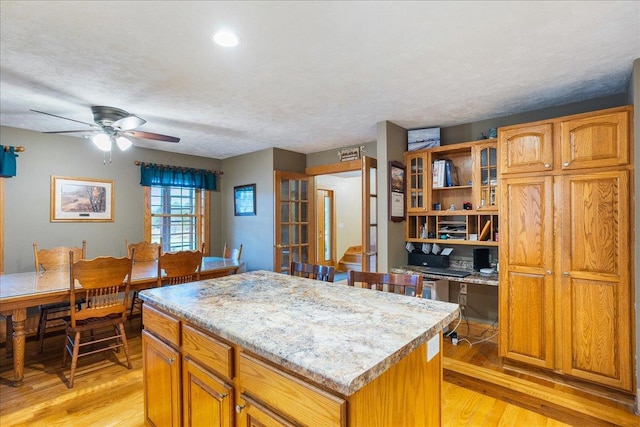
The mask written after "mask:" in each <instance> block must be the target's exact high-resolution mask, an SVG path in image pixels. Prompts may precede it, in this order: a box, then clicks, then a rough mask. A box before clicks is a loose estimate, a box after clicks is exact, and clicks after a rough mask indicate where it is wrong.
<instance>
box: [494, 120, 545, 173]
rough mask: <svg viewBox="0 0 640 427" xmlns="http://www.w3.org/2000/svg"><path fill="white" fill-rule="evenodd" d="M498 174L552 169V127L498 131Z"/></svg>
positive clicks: (529, 127) (540, 126) (541, 125)
mask: <svg viewBox="0 0 640 427" xmlns="http://www.w3.org/2000/svg"><path fill="white" fill-rule="evenodd" d="M499 151H500V173H503V174H508V173H522V172H540V171H549V170H551V169H552V168H553V125H552V124H551V123H545V124H540V125H525V126H522V127H513V128H506V129H500V134H499Z"/></svg>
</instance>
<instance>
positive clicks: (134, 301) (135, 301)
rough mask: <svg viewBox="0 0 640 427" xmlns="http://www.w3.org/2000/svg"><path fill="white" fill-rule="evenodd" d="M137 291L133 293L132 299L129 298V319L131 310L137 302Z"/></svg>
mask: <svg viewBox="0 0 640 427" xmlns="http://www.w3.org/2000/svg"><path fill="white" fill-rule="evenodd" d="M138 299H139V298H138V291H133V297H132V298H131V308H130V309H129V317H130V318H131V317H132V316H133V309H134V308H135V306H136V304H137V301H138Z"/></svg>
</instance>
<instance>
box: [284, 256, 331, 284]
mask: <svg viewBox="0 0 640 427" xmlns="http://www.w3.org/2000/svg"><path fill="white" fill-rule="evenodd" d="M289 274H290V275H291V276H298V277H306V278H309V279H315V280H320V281H323V282H333V278H334V276H335V274H336V269H335V268H333V267H331V266H329V265H318V264H307V263H304V262H295V261H291V267H290V268H289Z"/></svg>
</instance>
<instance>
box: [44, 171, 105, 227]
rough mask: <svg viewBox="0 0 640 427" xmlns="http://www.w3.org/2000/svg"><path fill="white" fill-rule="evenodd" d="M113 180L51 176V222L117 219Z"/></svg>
mask: <svg viewBox="0 0 640 427" xmlns="http://www.w3.org/2000/svg"><path fill="white" fill-rule="evenodd" d="M114 208H115V191H114V182H113V180H107V179H94V178H73V177H68V176H56V175H52V176H51V209H50V215H49V216H50V221H51V222H113V221H114V220H115V218H114Z"/></svg>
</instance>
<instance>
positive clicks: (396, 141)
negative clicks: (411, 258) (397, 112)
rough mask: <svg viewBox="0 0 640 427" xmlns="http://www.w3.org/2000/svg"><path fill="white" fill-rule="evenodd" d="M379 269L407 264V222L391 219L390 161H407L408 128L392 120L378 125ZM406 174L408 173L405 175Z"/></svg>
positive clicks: (383, 269)
mask: <svg viewBox="0 0 640 427" xmlns="http://www.w3.org/2000/svg"><path fill="white" fill-rule="evenodd" d="M377 131H378V146H377V153H378V271H384V272H388V271H389V270H390V269H391V268H392V267H397V266H399V265H404V264H406V263H407V254H406V252H405V249H404V245H405V240H404V226H405V222H404V221H402V222H392V221H390V220H389V162H391V161H398V162H400V163H402V164H404V153H405V152H406V151H407V130H406V129H405V128H403V127H400V126H398V125H396V124H394V123H391V122H387V121H385V122H379V123H378V127H377ZM405 176H406V175H405Z"/></svg>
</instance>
